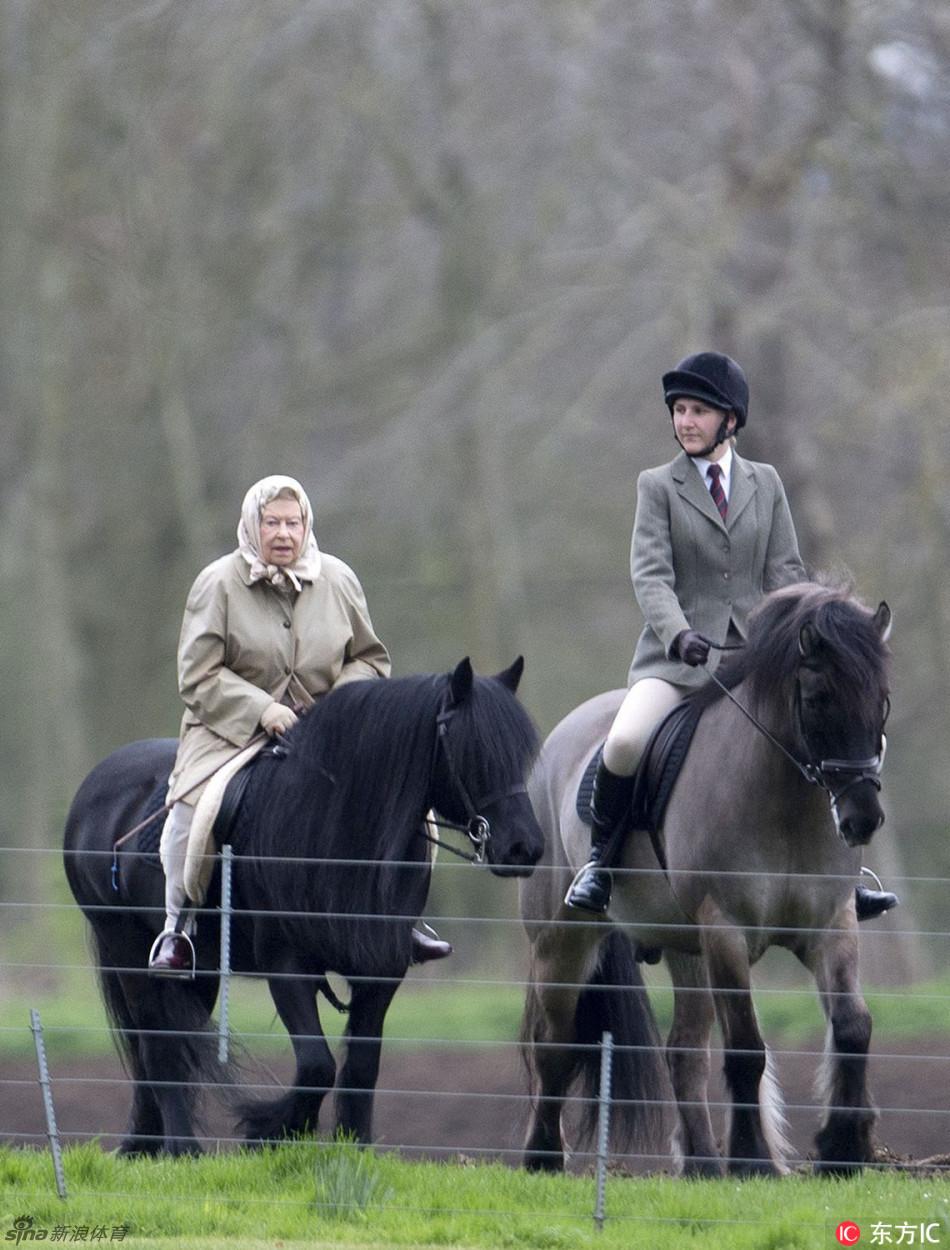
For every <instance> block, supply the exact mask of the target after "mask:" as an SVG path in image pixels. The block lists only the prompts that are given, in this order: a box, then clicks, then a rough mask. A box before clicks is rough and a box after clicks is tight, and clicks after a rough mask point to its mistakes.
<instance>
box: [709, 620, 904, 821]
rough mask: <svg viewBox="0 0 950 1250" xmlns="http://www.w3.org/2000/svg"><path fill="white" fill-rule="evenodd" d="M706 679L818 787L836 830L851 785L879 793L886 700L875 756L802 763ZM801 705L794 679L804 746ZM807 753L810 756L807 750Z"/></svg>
mask: <svg viewBox="0 0 950 1250" xmlns="http://www.w3.org/2000/svg"><path fill="white" fill-rule="evenodd" d="M710 646H713V647H715V648H716V650H720V651H725V650H727V649H728V650H738V648H733V647H732V646H730V647H728V648H727V647H725V646H717V644H716V643H710ZM707 676H708V677H709V679H710V681H712V682H714V683H715V684H716V685H717V686H718V687H719V689H720V690H721V691H722V692H723V694H724V695H725V696H726V697H727V698H728V699H729V700H731V702H732V703H734V704H735V706H736V707H737V708H738V709H739V711H740V712H741V713H742V714H743V716H745V717H746V718H747V719H748V720H749V721H751V722H752V724H753V725H754V726H755V727H756V729H758V731H759V733H761V734H763V735H764V736H765V737H766V738H768V740H769V742H771V743H772V744H773V746H776V747H777V748H778V749H779V750H780V751H781V752H782V754H783V755H784V756H785V757H786V759H788V760H789V761H791V763H792V764H794V765H795V767H796V768H797V769H798V771H799V772H800V773H801V775H802V776H803V777H804V778H805V780H806V781H807V782H808V783H809V785H813V786H819V787H820V788H821V789H822V790H824V791H825V792H826V793H827V795H828V800H829V802H830V803H831V811H832V815H833V816H834V820H835V828H836V829H837V828H839V820H838V804H839V802H840V801H841V799H842V798H843V797H844V795H845V794H847V792H848V791H849V790H850V789H852V788H853V787H854V786H857V785H860V784H861V783H862V782H868V783H869V784H870V785H872V786H874V788H875V789H876V790H880V788H881V768H882V767H883V764H884V751H885V739H884V725H885V724H886V722H887V716H888V712H889V711H890V703H889V702H887V701H886V702H885V705H884V715H883V718H882V721H881V731H880V742H881V750H880V751H879V752H878V753H877V755H871V756H868V757H867V758H865V759H850V760H847V759H846V760H839V759H815V758H814V757H813V756H812V758H810V759H809V760H807V761H806V762H803V761H802V760H800V759H799V758H798V757H797V756H796V755H794V754H793V753H792V752H791V751H789V750H788V748H787V747H786V746H785V745H784V744H783V743H781V742H779V740H778V738H776V737H775V735H774V734H772V733H771V732H770V731H769V730H768V729H766V727H765V726H764V725H763V724H762V722H761V721H759V720H758V719H757V718H756V717H755V716H754V715H753V714H752V712H750V711H749V709H748V708H747V707H745V706H743V704H742V703H740V702H739V700H738V699H737V698H736V697H735V695H734V694H733V693H732V691H731V690H730V689H729V688H728V687H727V686H726V685H725V684H724V683H723V682H722V681H720V679H719V678H718V677H717V676H716V674H715V673H713V672H709V673H708V674H707ZM801 702H802V699H801V682H800V680H796V683H795V718H796V721H797V723H798V737H799V739H800V740H801V741H802V742H803V743H804V744H805V746H806V747H807V746H808V735H807V733H806V732H805V725H804V718H803V716H802V707H801ZM809 754H810V755H811V752H810V751H809ZM841 779H845V780H844V784H843V785H841V784H839V782H840V780H841Z"/></svg>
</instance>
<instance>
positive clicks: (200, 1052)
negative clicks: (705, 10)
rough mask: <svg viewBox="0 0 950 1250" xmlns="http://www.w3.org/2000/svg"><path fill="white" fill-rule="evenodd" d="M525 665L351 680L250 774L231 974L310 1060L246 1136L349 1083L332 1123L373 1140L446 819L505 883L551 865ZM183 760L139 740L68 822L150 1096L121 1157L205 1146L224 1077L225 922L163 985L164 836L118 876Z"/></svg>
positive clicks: (114, 760)
mask: <svg viewBox="0 0 950 1250" xmlns="http://www.w3.org/2000/svg"><path fill="white" fill-rule="evenodd" d="M522 667H523V665H522V662H521V661H520V660H518V661H516V663H515V664H514V665H513V666H512V667H511V668H510V669H508V670H506V671H505V672H503V673H500V674H498V676H497V677H476V676H474V674H473V673H472V669H471V665H470V664H469V663H468V661H467V660H463V661H462V663H461V664H459V665H458V667H457V668H456V669H455V671H454V672H453V673H451V674H447V675H445V676H423V677H405V678H400V679H398V680H394V681H365V682H353V683H351V684H350V685H348V686H344V687H342V688H341V689H340V690H339V691H336V692H335V693H333V694H332V695H330V696H328V697H327V698H325V699H324V700H322V701H321V702H319V703H318V704H317V705H316V706H315V707H314V708H313V709H312V710H311V711H310V712H308V713H307V714H306V715H305V716H303V717H302V718H301V720H300V722H299V724H298V725H296V726H295V727H294V729H293V730H291V731H290V732H289V733H288V734H287V735H286V737H285V739H283V740H282V742H283V746H282V750H281V752H280V753H279V754H273V753H271V754H266V755H265V756H262V757H260V758H259V760H258V761H257V762H256V763H255V764H254V766H253V772H252V775H251V777H250V779H249V781H248V785H247V789H246V792H245V795H244V799H243V802H242V805H241V808H240V811H239V813H238V817H237V823H236V825H235V827H234V830H233V834H232V845H233V852H234V886H233V907H234V913H235V918H234V925H233V936H232V958H231V963H232V967H233V968H234V970H235V971H237V972H242V973H249V974H254V975H258V976H262V977H265V978H266V979H267V982H268V986H269V989H270V993H271V996H272V998H273V1000H274V1004H275V1006H276V1008H277V1012H278V1014H279V1016H280V1018H281V1021H282V1022H283V1024H284V1026H285V1028H286V1029H287V1031H288V1033H289V1034H290V1035H291V1038H292V1040H293V1047H294V1052H295V1057H296V1062H297V1066H296V1073H295V1076H294V1081H293V1088H291V1089H289V1090H288V1091H287V1092H286V1093H285V1094H284V1095H283V1096H282V1097H280V1098H278V1099H277V1100H276V1101H271V1102H258V1103H248V1104H246V1105H245V1107H244V1109H243V1126H244V1129H245V1133H246V1136H247V1138H248V1139H249V1140H251V1141H260V1140H269V1139H273V1138H278V1137H281V1136H283V1135H285V1134H288V1133H297V1132H304V1131H308V1130H310V1131H313V1130H314V1129H315V1128H316V1125H317V1117H318V1113H319V1110H320V1106H321V1103H322V1101H323V1099H324V1096H325V1095H326V1093H327V1092H328V1091H329V1090H330V1089H331V1088H333V1087H334V1086H335V1087H336V1127H337V1128H338V1129H339V1130H340V1131H342V1132H344V1133H347V1134H352V1135H355V1136H356V1137H357V1138H358V1139H359V1140H363V1141H365V1140H368V1139H369V1138H370V1135H371V1132H372V1106H373V1095H374V1090H375V1085H376V1079H377V1074H378V1069H379V1059H380V1045H381V1036H382V1030H383V1021H384V1018H385V1016H386V1012H387V1009H388V1008H389V1005H390V1003H391V1001H392V998H393V995H394V994H395V992H396V990H397V988H398V987H399V985H400V983H401V982H402V979H403V977H404V975H405V973H406V969H407V967H408V965H409V962H410V946H411V937H410V935H411V926H412V922H413V918H414V917H416V916H418V915H419V914H420V913H421V911H422V908H423V905H424V902H425V898H426V893H427V890H428V883H429V847H428V845H427V843H426V841H425V839H424V837H423V836H421V835H422V832H423V828H424V818H425V815H426V813H427V812H428V811H429V809H430V808H433V809H435V810H436V812H437V813H438V814H439V815H440V816H442V817H444V818H445V819H446V820H447V821H449V822H456V823H457V824H459V825H460V826H462V827H464V828H467V829H468V830H469V832H470V834H471V835H472V837H473V839H478V840H479V841H480V842H482V843H483V844H484V848H485V857H486V859H487V861H488V863H489V866H490V867H491V870H492V871H493V872H495V873H497V874H499V875H518V876H523V875H526V874H528V873H530V872H531V870H532V868H533V866H534V864H535V862H536V861H537V860H538V858H539V857H540V855H541V850H542V835H541V830H540V828H539V827H538V823H537V821H536V820H535V817H534V813H533V811H532V808H531V804H530V802H529V799H528V796H527V791H526V787H525V777H526V774H527V772H528V770H529V768H530V766H531V763H532V761H533V759H534V756H535V754H536V749H537V739H536V734H535V731H534V727H533V725H532V723H531V721H530V718H529V717H528V714H527V712H526V711H525V710H524V709H523V707H522V706H521V704H520V703H519V702H518V700H517V699H516V698H515V694H514V692H515V690H516V688H517V685H518V681H519V679H520V676H521V672H522ZM175 746H176V744H175V742H174V741H166V740H152V741H148V742H138V743H133V744H131V745H130V746H127V747H123V748H121V749H120V750H118V751H116V752H115V753H114V754H113V755H111V756H109V757H108V759H106V760H105V761H104V762H103V763H102V764H100V765H99V766H98V767H97V768H96V769H95V770H94V771H93V772H92V773H91V774H90V775H89V777H87V778H86V780H85V782H84V783H83V785H82V787H81V788H80V790H79V792H78V793H77V795H76V798H75V800H74V802H73V805H72V808H71V810H70V813H69V818H68V822H67V826H66V850H65V862H66V874H67V877H68V879H69V883H70V885H71V887H72V890H73V894H74V895H75V897H76V900H77V901H78V903H79V905H80V906H81V907H82V909H83V910H84V912H85V913H86V916H87V918H88V920H89V922H90V925H91V926H92V933H93V937H94V941H95V949H96V957H97V963H98V966H99V974H100V978H101V984H102V989H103V993H104V997H105V1001H106V1006H107V1008H108V1012H109V1015H110V1017H111V1021H112V1024H113V1026H114V1028H115V1032H116V1038H117V1041H118V1044H119V1046H120V1049H121V1051H122V1054H123V1057H124V1059H125V1061H126V1064H127V1067H128V1069H129V1072H130V1075H131V1077H132V1080H133V1082H134V1095H133V1107H132V1116H131V1122H130V1125H129V1129H128V1134H127V1136H126V1138H125V1139H124V1141H123V1143H122V1146H121V1147H120V1150H121V1152H122V1153H146V1154H149V1153H151V1154H154V1153H157V1152H159V1151H161V1150H165V1151H168V1152H169V1153H172V1154H180V1153H185V1152H195V1151H196V1150H197V1149H198V1143H197V1140H196V1137H195V1127H194V1119H193V1102H194V1098H193V1097H192V1094H193V1092H194V1090H195V1088H196V1086H197V1084H198V1083H201V1082H202V1081H204V1080H207V1079H215V1071H214V1063H213V1061H212V1059H211V1057H210V1051H211V1048H210V1044H209V1041H210V1039H209V1035H208V1031H207V1030H208V1023H209V1016H210V1012H211V1010H212V1008H213V1006H214V1003H215V999H216V996H217V989H218V978H217V975H216V971H215V970H216V966H217V951H218V929H217V918H216V913H214V912H213V911H211V912H209V913H207V914H204V915H203V916H202V917H201V919H200V922H199V931H198V955H199V960H198V973H197V977H196V979H195V980H194V981H192V982H181V981H169V980H165V979H156V978H149V977H148V976H147V975H146V972H145V964H146V957H147V955H148V951H149V947H150V945H151V943H152V940H153V938H154V937H155V934H156V933H157V932H158V929H159V928H160V926H161V923H162V918H163V914H164V905H163V875H162V871H161V866H160V864H159V862H158V858H157V855H156V854H154V850H155V839H154V837H153V838H152V840H151V843H150V849H151V851H152V853H141V852H142V851H143V849H146V844H145V843H143V842H141V841H140V843H139V844H138V845H137V846H133V845H132V844H131V843H130V844H128V846H127V847H126V848H124V849H123V852H122V853H121V854H120V856H119V861H118V862H119V873H118V876H117V878H115V877H114V876H113V872H112V863H113V846H114V844H115V842H116V841H117V840H118V839H119V838H120V837H121V835H123V834H124V833H125V832H126V831H127V830H129V829H130V828H132V827H134V826H135V825H136V824H137V823H138V822H139V821H141V820H142V818H143V816H145V815H147V814H148V811H149V810H152V811H154V810H155V809H156V808H157V807H158V806H159V805H160V804H161V802H162V799H163V797H164V790H165V785H166V783H167V779H168V774H169V771H170V769H171V766H172V763H173V761H174V758H175ZM157 823H158V822H156V824H157ZM141 836H147V833H146V834H145V835H141ZM128 850H132V851H138V852H140V853H138V854H131V855H130V854H127V853H126V852H127V851H128ZM314 861H321V862H314ZM327 861H329V862H327ZM334 861H339V862H338V863H337V862H334ZM116 887H117V888H116ZM216 888H217V887H216V883H213V885H212V894H211V895H210V896H209V900H208V901H209V904H210V905H211V906H212V907H213V904H214V891H215V889H216ZM331 971H333V972H336V973H339V974H340V975H341V976H343V977H345V978H348V979H349V984H350V1000H349V1004H348V1021H347V1028H346V1039H345V1041H346V1045H345V1057H344V1058H343V1060H342V1062H341V1066H340V1070H339V1073H336V1072H335V1063H334V1059H333V1055H332V1053H331V1051H330V1048H329V1046H328V1045H327V1042H326V1039H325V1037H324V1035H323V1032H322V1029H321V1026H320V1016H319V1012H318V1009H317V993H318V991H320V990H321V989H323V991H324V992H325V993H326V994H327V995H328V996H329V995H330V991H329V987H328V986H327V984H326V981H325V975H326V973H328V972H331ZM217 1076H218V1079H219V1078H220V1073H218V1074H217Z"/></svg>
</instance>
